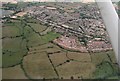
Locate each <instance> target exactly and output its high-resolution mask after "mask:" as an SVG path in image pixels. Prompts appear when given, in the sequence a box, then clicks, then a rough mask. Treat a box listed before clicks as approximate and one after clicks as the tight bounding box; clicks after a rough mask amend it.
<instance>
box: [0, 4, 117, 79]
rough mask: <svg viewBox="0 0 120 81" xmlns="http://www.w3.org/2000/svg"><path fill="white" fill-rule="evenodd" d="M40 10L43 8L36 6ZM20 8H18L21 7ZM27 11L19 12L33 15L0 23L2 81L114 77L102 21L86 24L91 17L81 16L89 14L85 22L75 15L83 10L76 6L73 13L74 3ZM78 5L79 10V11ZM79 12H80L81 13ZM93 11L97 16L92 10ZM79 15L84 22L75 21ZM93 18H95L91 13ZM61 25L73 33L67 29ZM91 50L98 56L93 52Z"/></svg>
mask: <svg viewBox="0 0 120 81" xmlns="http://www.w3.org/2000/svg"><path fill="white" fill-rule="evenodd" d="M33 4H34V3H33ZM39 4H41V3H38V4H37V5H39ZM81 4H82V3H81ZM19 5H21V6H22V4H20V3H19ZM31 5H32V4H31ZM31 5H29V7H28V9H27V8H25V7H24V6H27V4H24V5H23V6H22V8H25V9H23V11H25V10H26V11H27V10H28V11H29V10H30V11H31V12H32V11H33V12H32V13H29V12H28V13H26V15H22V17H17V18H9V17H8V18H5V19H4V21H3V26H2V38H1V39H2V41H3V42H2V46H3V48H2V61H3V62H2V63H3V65H2V68H3V72H2V73H3V78H4V79H12V78H14V79H108V78H112V77H113V78H116V77H118V74H119V72H118V69H119V68H118V64H117V63H116V58H115V54H114V51H113V49H112V47H111V44H110V42H109V40H108V39H107V38H108V37H106V34H105V33H106V31H105V30H104V25H103V24H102V22H101V20H100V21H99V19H97V20H95V18H94V16H93V15H92V17H93V18H92V19H86V18H91V17H89V15H90V14H89V13H87V12H86V11H85V12H86V14H87V17H85V16H86V15H85V14H83V13H82V12H81V13H79V12H80V11H79V10H80V9H82V7H81V8H79V4H78V3H76V5H74V6H75V8H73V7H72V8H69V7H70V6H71V5H73V3H70V5H68V4H67V3H66V4H54V5H53V3H49V4H47V3H42V4H41V5H44V6H38V7H36V6H31ZM34 5H35V4H34ZM47 5H50V6H55V7H56V8H54V7H52V8H51V7H48V6H47ZM65 5H66V6H65ZM77 5H78V9H79V10H77ZM89 6H90V5H88V6H85V8H87V7H89ZM61 7H62V8H61ZM90 7H91V6H90ZM90 7H89V8H90ZM95 8H96V7H95ZM12 9H13V10H14V8H12ZM17 9H19V8H17ZM32 9H33V10H32ZM57 9H58V10H57ZM62 9H63V10H62ZM91 9H94V8H91ZM91 9H89V10H91ZM20 10H21V9H20ZM74 10H75V11H74ZM82 11H83V12H84V8H83V10H82ZM95 11H96V12H97V10H96V9H95ZM63 12H64V13H63ZM96 12H95V13H96ZM80 14H83V15H84V17H85V18H83V17H81V16H80V17H77V16H78V15H80ZM91 14H93V13H92V11H91ZM98 14H99V13H97V15H98ZM74 17H76V18H74ZM98 17H99V16H98ZM78 18H81V19H78ZM82 18H83V19H82ZM52 20H53V21H52ZM87 20H88V21H87ZM81 21H83V22H84V23H82V22H81ZM94 21H97V22H94ZM86 22H87V23H86ZM93 22H94V23H93ZM65 23H67V24H69V25H70V26H73V27H69V26H66V25H64V24H65ZM78 23H79V25H80V26H82V25H88V26H83V28H82V27H81V28H80V26H79V27H78ZM81 23H82V24H81ZM96 23H101V24H100V27H99V26H96V25H97V24H96ZM89 25H91V26H89ZM98 25H99V24H98ZM74 26H75V27H74ZM92 26H93V27H92ZM87 27H89V28H87ZM94 27H96V28H94ZM100 28H102V29H100ZM99 33H100V34H99ZM101 34H102V35H101ZM99 35H101V36H99ZM102 36H103V37H102ZM95 37H96V38H95ZM97 37H98V38H97ZM100 37H101V38H100ZM104 38H105V39H104ZM55 40H57V42H55ZM89 48H90V49H89ZM93 48H94V50H97V51H95V52H94V51H92V50H93ZM104 48H105V49H107V50H104ZM100 50H102V51H100ZM14 76H15V77H14Z"/></svg>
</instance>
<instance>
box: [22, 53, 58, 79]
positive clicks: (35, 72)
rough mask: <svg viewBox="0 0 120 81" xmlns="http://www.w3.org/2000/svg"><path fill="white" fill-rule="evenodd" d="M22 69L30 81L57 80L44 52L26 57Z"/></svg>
mask: <svg viewBox="0 0 120 81" xmlns="http://www.w3.org/2000/svg"><path fill="white" fill-rule="evenodd" d="M23 68H24V70H25V72H26V73H27V75H28V76H29V77H30V78H32V79H42V78H46V79H50V78H57V75H56V74H55V71H54V69H53V67H52V65H51V63H50V61H49V59H48V57H47V54H46V53H45V52H41V53H39V54H30V55H27V56H26V57H25V58H24V60H23Z"/></svg>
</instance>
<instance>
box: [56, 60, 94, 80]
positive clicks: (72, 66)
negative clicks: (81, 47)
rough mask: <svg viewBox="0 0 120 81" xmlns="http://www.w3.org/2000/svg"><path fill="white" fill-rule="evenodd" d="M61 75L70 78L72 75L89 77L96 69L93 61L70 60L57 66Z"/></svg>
mask: <svg viewBox="0 0 120 81" xmlns="http://www.w3.org/2000/svg"><path fill="white" fill-rule="evenodd" d="M57 70H58V73H59V75H60V77H63V78H64V79H70V78H71V76H76V75H77V76H76V77H81V76H82V77H83V78H84V79H89V78H90V75H91V74H92V72H93V71H94V70H95V66H94V64H92V63H82V62H69V63H66V64H64V65H62V66H59V67H57Z"/></svg>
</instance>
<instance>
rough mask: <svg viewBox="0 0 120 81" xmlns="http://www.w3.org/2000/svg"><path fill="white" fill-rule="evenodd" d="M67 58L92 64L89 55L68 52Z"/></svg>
mask: <svg viewBox="0 0 120 81" xmlns="http://www.w3.org/2000/svg"><path fill="white" fill-rule="evenodd" d="M67 56H68V57H69V58H70V59H74V60H75V61H80V62H91V58H90V54H89V53H76V52H68V54H67Z"/></svg>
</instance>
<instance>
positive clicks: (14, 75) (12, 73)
mask: <svg viewBox="0 0 120 81" xmlns="http://www.w3.org/2000/svg"><path fill="white" fill-rule="evenodd" d="M2 78H3V79H27V77H26V76H25V75H24V72H23V70H22V69H21V66H20V65H17V66H15V67H10V68H4V69H2Z"/></svg>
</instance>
